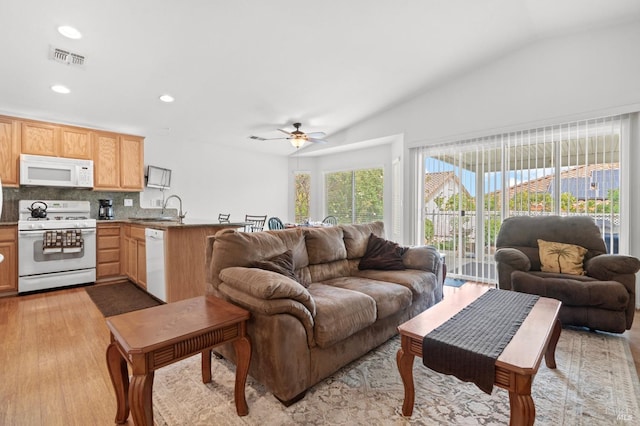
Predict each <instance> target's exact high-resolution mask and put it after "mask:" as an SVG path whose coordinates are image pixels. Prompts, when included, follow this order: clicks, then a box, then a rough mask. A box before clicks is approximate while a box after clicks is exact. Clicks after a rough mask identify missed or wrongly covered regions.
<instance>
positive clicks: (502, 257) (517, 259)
mask: <svg viewBox="0 0 640 426" xmlns="http://www.w3.org/2000/svg"><path fill="white" fill-rule="evenodd" d="M493 258H494V259H495V260H496V264H497V269H498V287H500V288H501V289H503V290H511V273H512V272H513V271H524V272H527V271H529V270H531V260H530V259H529V257H528V256H527V255H526V254H524V253H523V252H521V251H520V250H518V249H514V248H509V247H505V248H501V249H498V250H497V251H496V253H495V254H494V255H493Z"/></svg>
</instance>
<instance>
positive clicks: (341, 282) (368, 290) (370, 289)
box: [322, 277, 412, 319]
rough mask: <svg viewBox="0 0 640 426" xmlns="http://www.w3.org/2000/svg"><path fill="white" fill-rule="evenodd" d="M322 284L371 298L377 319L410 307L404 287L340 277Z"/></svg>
mask: <svg viewBox="0 0 640 426" xmlns="http://www.w3.org/2000/svg"><path fill="white" fill-rule="evenodd" d="M322 284H326V285H331V286H334V287H340V288H346V289H349V290H353V291H358V292H360V293H364V294H366V295H368V296H371V297H372V298H373V300H375V301H376V311H377V319H382V318H386V317H388V316H389V315H393V314H395V313H397V312H399V311H401V310H402V309H405V308H407V307H408V306H409V305H411V301H412V295H411V290H409V289H408V288H406V287H405V286H402V285H399V284H394V283H390V282H382V281H376V280H372V279H369V278H358V277H342V278H335V279H333V280H329V281H324V282H323V283H322Z"/></svg>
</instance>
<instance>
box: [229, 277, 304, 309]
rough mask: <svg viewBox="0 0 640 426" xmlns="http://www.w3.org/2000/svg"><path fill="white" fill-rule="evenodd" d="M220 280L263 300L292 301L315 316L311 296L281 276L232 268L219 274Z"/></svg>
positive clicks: (301, 287)
mask: <svg viewBox="0 0 640 426" xmlns="http://www.w3.org/2000/svg"><path fill="white" fill-rule="evenodd" d="M220 279H221V280H222V281H223V282H224V283H226V284H227V286H228V287H232V288H235V289H237V290H239V291H242V292H244V293H246V294H251V295H253V296H255V297H257V298H260V299H264V300H275V299H294V300H297V301H298V302H300V303H302V304H303V305H304V306H305V307H306V308H307V309H308V310H309V312H311V315H315V310H316V306H315V303H314V301H313V298H312V297H311V294H310V293H309V292H308V291H307V289H305V288H304V287H303V286H302V285H301V284H300V283H298V282H296V281H294V280H292V279H290V278H287V277H285V276H283V275H280V274H277V273H275V272H271V271H265V270H262V269H258V268H244V267H240V266H233V267H231V268H225V269H223V270H222V271H221V272H220Z"/></svg>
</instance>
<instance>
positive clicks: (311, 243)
mask: <svg viewBox="0 0 640 426" xmlns="http://www.w3.org/2000/svg"><path fill="white" fill-rule="evenodd" d="M342 235H343V234H342V228H340V227H339V226H332V227H327V228H308V229H305V230H304V238H305V244H306V246H307V255H308V256H309V263H310V264H311V265H317V264H320V263H329V262H334V261H336V260H342V259H346V258H347V250H346V248H345V246H344V240H343V239H342Z"/></svg>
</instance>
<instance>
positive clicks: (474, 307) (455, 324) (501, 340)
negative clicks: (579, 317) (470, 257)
mask: <svg viewBox="0 0 640 426" xmlns="http://www.w3.org/2000/svg"><path fill="white" fill-rule="evenodd" d="M539 298H540V297H539V296H534V295H530V294H525V293H518V292H515V291H509V290H498V289H496V290H489V291H488V292H486V293H485V294H483V295H482V296H480V297H479V298H478V299H476V300H475V301H473V302H472V303H470V304H469V305H468V306H466V307H465V308H463V309H462V310H461V311H460V312H458V313H457V314H455V315H454V316H453V317H451V318H450V319H449V320H448V321H447V322H445V323H444V324H442V325H441V326H440V327H438V328H436V329H435V330H433V331H432V332H431V333H429V334H427V335H426V336H425V337H424V340H423V342H422V361H423V363H424V365H425V366H427V367H429V368H430V369H432V370H434V371H437V372H439V373H443V374H450V375H454V376H456V377H457V378H459V379H460V380H462V381H465V382H473V383H475V384H476V385H477V386H478V387H479V388H480V389H482V390H483V391H484V392H486V393H488V394H491V392H492V391H493V382H494V378H495V366H496V359H498V357H499V356H500V354H501V353H502V351H503V350H504V348H505V347H506V346H507V345H508V344H509V342H510V341H511V339H512V338H513V336H514V335H515V334H516V332H517V331H518V328H520V325H521V324H522V322H523V321H524V319H525V318H526V317H527V315H529V312H530V311H531V308H533V305H535V304H536V302H537V301H538V299H539Z"/></svg>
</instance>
